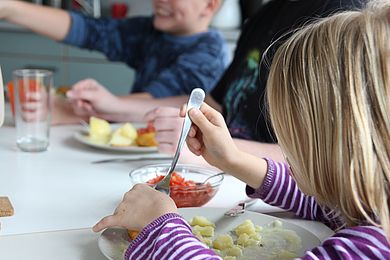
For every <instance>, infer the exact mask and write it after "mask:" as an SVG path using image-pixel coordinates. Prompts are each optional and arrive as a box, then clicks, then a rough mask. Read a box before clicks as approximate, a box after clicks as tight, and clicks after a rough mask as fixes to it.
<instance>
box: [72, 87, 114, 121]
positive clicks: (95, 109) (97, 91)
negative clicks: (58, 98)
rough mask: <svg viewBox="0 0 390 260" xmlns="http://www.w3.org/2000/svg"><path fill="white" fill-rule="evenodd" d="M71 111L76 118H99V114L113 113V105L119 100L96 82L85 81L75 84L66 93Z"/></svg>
mask: <svg viewBox="0 0 390 260" xmlns="http://www.w3.org/2000/svg"><path fill="white" fill-rule="evenodd" d="M66 96H67V97H68V98H69V99H70V101H71V104H72V108H73V111H74V113H75V114H76V115H78V116H99V114H111V113H115V112H116V111H115V110H114V108H115V105H116V104H117V103H118V100H119V98H118V97H116V96H114V95H113V94H111V93H110V92H109V91H108V90H107V89H106V88H105V87H103V86H102V85H101V84H99V83H98V82H97V81H96V80H93V79H85V80H81V81H79V82H77V83H76V84H75V85H74V86H73V87H72V89H71V90H69V91H68V92H67V93H66Z"/></svg>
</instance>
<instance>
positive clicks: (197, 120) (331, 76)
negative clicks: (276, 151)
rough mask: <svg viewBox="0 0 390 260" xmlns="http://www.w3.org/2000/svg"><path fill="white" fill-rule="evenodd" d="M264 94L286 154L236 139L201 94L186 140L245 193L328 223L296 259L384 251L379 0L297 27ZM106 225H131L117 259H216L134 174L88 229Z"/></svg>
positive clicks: (383, 63)
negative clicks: (264, 154)
mask: <svg viewBox="0 0 390 260" xmlns="http://www.w3.org/2000/svg"><path fill="white" fill-rule="evenodd" d="M267 98H268V103H269V113H270V117H271V121H272V124H273V127H274V130H275V133H276V136H277V138H278V142H279V144H280V146H281V148H282V150H283V151H284V154H285V156H286V160H287V162H288V163H289V165H287V164H284V163H277V162H274V161H272V160H269V159H261V158H257V157H255V156H252V155H250V154H246V153H244V152H242V151H240V150H238V149H237V147H236V146H235V145H234V143H233V141H232V139H231V137H230V135H229V132H228V130H227V128H226V124H225V122H224V120H223V118H222V116H221V115H220V114H219V113H218V112H216V111H215V110H213V109H212V108H211V107H209V106H208V105H206V104H204V105H203V106H202V107H201V109H200V111H199V110H191V111H190V116H191V118H192V120H193V122H194V124H195V125H196V127H193V128H192V130H191V132H190V137H189V138H188V139H187V144H188V146H189V148H190V150H191V151H192V152H193V153H195V154H197V155H202V156H203V157H204V158H205V159H206V160H207V161H208V162H209V163H210V164H212V165H214V166H216V167H218V168H220V169H222V170H224V171H225V172H228V173H230V174H232V175H234V176H236V177H237V178H239V179H241V180H242V181H244V182H246V183H247V184H248V185H247V188H246V192H247V194H248V195H249V196H251V197H256V198H260V199H262V200H264V201H265V202H267V203H269V204H271V205H275V206H279V207H282V208H284V209H286V210H291V211H293V212H295V213H296V214H297V215H298V216H300V217H302V218H306V219H312V220H317V221H322V222H323V223H325V224H326V225H328V226H329V227H331V228H332V229H334V230H335V232H336V233H335V234H334V235H333V236H332V237H329V238H327V239H326V240H325V241H324V242H323V243H322V244H321V245H319V246H318V247H316V248H313V249H312V250H311V251H308V252H306V254H305V255H304V256H302V258H303V259H390V244H389V239H390V223H389V221H390V216H389V206H390V205H389V204H390V158H389V155H390V6H389V5H387V6H386V4H385V5H382V6H380V7H378V6H377V7H368V8H366V9H365V10H362V11H350V12H345V13H340V14H337V15H334V16H332V17H330V18H326V19H323V20H320V21H318V22H316V23H314V24H311V25H308V26H306V27H305V28H304V29H301V30H299V31H297V32H296V33H295V34H294V35H293V36H292V37H291V38H290V39H289V40H287V42H285V43H284V44H283V45H282V46H281V47H280V48H279V49H278V51H277V53H276V55H275V56H274V60H273V63H272V67H271V71H270V76H269V81H268V85H267ZM134 212H136V213H134ZM115 225H116V226H118V225H119V226H123V227H126V228H128V229H134V228H135V229H140V230H141V229H143V230H142V232H141V234H140V235H139V236H138V237H137V238H136V239H135V240H134V241H133V242H132V243H131V244H130V247H129V248H128V250H127V252H126V258H129V259H138V258H143V257H145V259H150V258H153V257H155V258H156V259H164V258H169V259H193V258H196V259H219V257H218V256H216V255H214V253H213V252H212V251H211V250H209V249H208V248H206V247H205V246H204V245H202V244H201V243H200V242H198V241H197V240H196V238H194V237H193V236H192V234H191V230H190V228H189V227H188V224H187V223H186V222H185V220H184V219H182V218H181V217H180V216H179V215H178V214H177V209H176V208H175V206H174V204H173V202H172V201H171V200H170V199H169V198H168V197H167V196H164V195H162V194H160V193H159V192H157V191H155V190H152V189H150V188H149V187H147V186H144V185H137V186H135V187H134V188H133V189H132V190H131V191H130V192H128V193H127V194H126V195H125V198H124V201H123V202H122V203H121V204H120V205H119V207H118V209H117V210H116V213H115V214H114V215H112V216H108V217H106V218H104V219H103V220H101V221H100V222H99V223H98V224H97V225H96V226H95V227H94V230H95V231H99V230H102V229H103V228H105V227H108V226H115ZM184 241H185V242H184Z"/></svg>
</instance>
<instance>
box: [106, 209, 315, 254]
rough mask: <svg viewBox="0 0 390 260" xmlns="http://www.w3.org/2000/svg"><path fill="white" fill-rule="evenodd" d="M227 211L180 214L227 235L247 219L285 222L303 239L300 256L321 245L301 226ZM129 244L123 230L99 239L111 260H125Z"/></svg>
mask: <svg viewBox="0 0 390 260" xmlns="http://www.w3.org/2000/svg"><path fill="white" fill-rule="evenodd" d="M227 210H228V209H224V208H180V209H179V212H180V214H181V215H182V216H183V217H184V218H185V219H186V220H187V221H189V220H190V219H191V218H193V217H194V216H204V217H206V218H207V219H209V220H210V221H212V222H214V223H215V225H216V230H215V233H216V234H227V233H229V232H230V231H231V230H233V229H234V228H235V227H236V226H238V225H239V224H241V223H242V222H244V221H245V220H247V219H250V220H252V221H253V223H254V224H256V225H260V226H266V225H268V224H269V223H271V222H273V221H275V220H280V221H282V222H283V228H284V229H289V230H293V231H295V232H296V233H297V235H298V236H299V237H300V238H301V240H302V241H301V243H302V247H301V249H300V250H299V251H298V253H299V255H300V256H302V255H304V253H305V252H306V251H307V250H310V249H312V248H314V247H316V246H318V245H319V244H320V243H321V241H320V239H319V238H318V237H316V236H315V235H314V234H313V233H311V232H309V231H308V230H306V229H304V228H302V227H300V226H297V225H295V224H292V223H289V222H287V221H283V219H279V218H276V217H272V216H269V215H265V214H260V213H257V212H251V211H245V213H244V214H242V215H239V216H237V217H227V216H224V213H225V212H226V211H227ZM129 244H130V240H129V237H128V235H127V230H126V229H123V228H108V229H106V230H105V231H103V233H102V234H101V235H100V237H99V239H98V245H99V248H100V251H101V252H102V253H103V255H105V256H106V257H107V258H108V259H110V260H123V257H124V253H125V251H126V249H127V247H128V246H129Z"/></svg>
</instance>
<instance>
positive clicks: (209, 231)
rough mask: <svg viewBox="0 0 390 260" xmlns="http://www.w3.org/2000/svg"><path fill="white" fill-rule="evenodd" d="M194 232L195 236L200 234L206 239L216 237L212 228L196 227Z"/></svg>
mask: <svg viewBox="0 0 390 260" xmlns="http://www.w3.org/2000/svg"><path fill="white" fill-rule="evenodd" d="M192 232H193V233H194V234H200V235H202V236H205V237H212V236H214V228H213V227H212V226H205V227H201V226H198V225H196V226H193V227H192Z"/></svg>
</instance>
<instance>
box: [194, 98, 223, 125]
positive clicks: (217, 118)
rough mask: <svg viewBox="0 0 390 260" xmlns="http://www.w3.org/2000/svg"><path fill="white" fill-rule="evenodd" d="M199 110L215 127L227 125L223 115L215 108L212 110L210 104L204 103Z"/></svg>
mask: <svg viewBox="0 0 390 260" xmlns="http://www.w3.org/2000/svg"><path fill="white" fill-rule="evenodd" d="M199 110H200V111H201V112H202V113H203V114H204V115H205V117H206V118H207V119H208V120H209V121H210V123H212V124H213V125H215V126H223V125H225V119H224V118H223V116H222V115H221V113H219V112H218V111H217V110H215V109H214V108H212V107H211V106H209V105H208V104H206V103H203V104H202V106H201V107H200V109H199Z"/></svg>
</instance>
